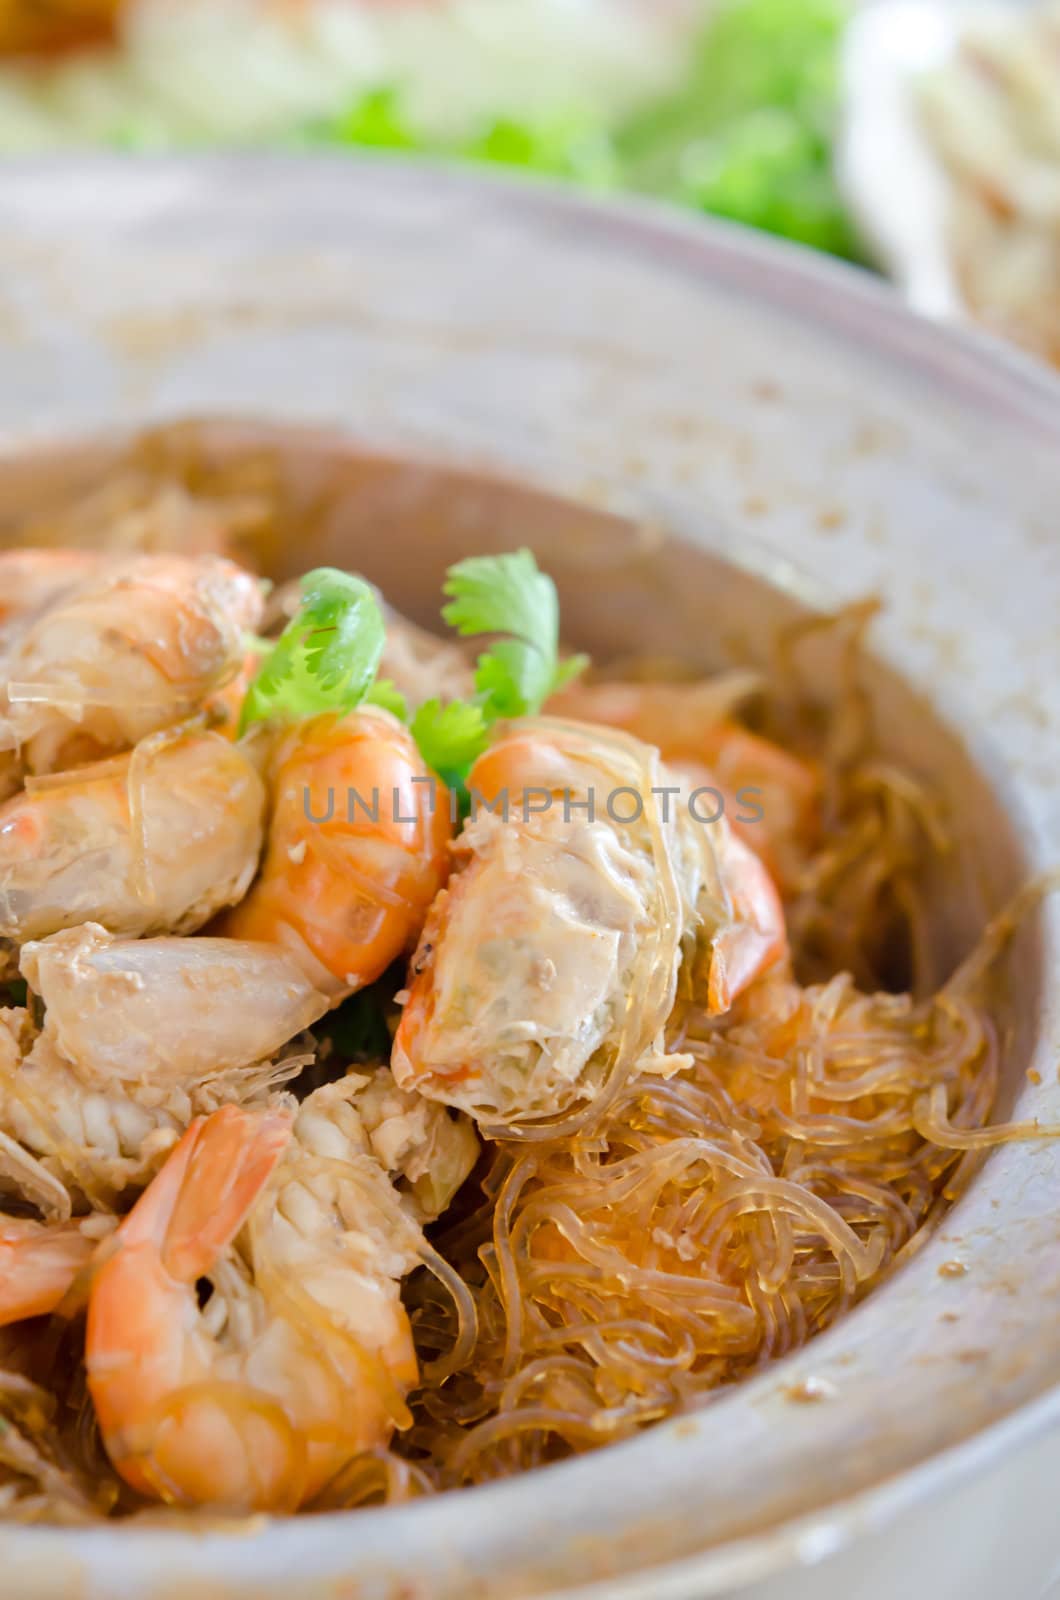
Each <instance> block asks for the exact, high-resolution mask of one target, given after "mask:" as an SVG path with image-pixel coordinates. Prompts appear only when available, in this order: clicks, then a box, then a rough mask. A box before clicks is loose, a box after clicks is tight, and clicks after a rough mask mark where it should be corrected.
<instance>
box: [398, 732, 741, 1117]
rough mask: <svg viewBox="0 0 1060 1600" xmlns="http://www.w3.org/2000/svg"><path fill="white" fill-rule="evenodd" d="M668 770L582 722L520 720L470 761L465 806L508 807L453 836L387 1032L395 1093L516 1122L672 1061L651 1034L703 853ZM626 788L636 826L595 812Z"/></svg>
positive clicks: (690, 920) (639, 748)
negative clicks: (666, 797)
mask: <svg viewBox="0 0 1060 1600" xmlns="http://www.w3.org/2000/svg"><path fill="white" fill-rule="evenodd" d="M663 778H664V773H663V769H662V768H661V765H660V763H659V760H658V757H657V756H656V755H655V753H654V752H653V751H651V750H650V749H649V748H648V747H647V746H646V745H642V744H640V743H639V741H636V740H633V739H630V738H628V737H627V736H625V735H622V734H612V733H605V732H604V731H603V730H601V729H598V728H590V727H586V726H582V725H579V724H577V723H564V722H558V721H549V720H540V721H534V722H529V721H524V722H521V723H519V724H515V725H513V727H512V729H511V731H510V732H508V733H507V734H506V735H502V736H501V738H500V739H499V741H498V742H497V743H496V744H494V745H493V747H492V748H491V749H490V750H488V751H487V752H486V754H485V755H484V756H482V757H481V758H480V760H479V761H478V762H477V763H476V765H475V767H474V768H473V770H472V772H471V775H470V779H469V786H470V789H471V793H472V798H473V800H475V799H481V800H483V801H484V802H485V803H486V805H487V806H488V805H490V804H492V805H498V804H499V803H500V802H502V801H503V799H506V800H507V808H508V813H507V820H505V819H504V817H503V816H502V815H501V814H499V813H498V812H497V811H494V810H490V809H484V810H482V811H481V812H480V813H479V814H477V815H475V816H473V818H472V820H471V821H470V822H469V823H468V825H467V826H466V827H465V829H464V831H463V833H462V834H461V835H460V838H459V839H458V841H457V843H456V845H455V846H454V853H455V855H456V858H457V863H458V867H457V871H456V872H455V874H454V876H453V878H452V879H451V880H450V885H449V888H448V889H447V890H445V891H443V893H442V894H441V895H439V897H438V899H437V900H436V901H435V903H434V906H433V908H432V910H431V914H430V916H429V918H428V920H427V925H426V927H425V929H424V933H423V937H422V939H421V942H420V946H419V949H418V951H417V953H416V955H415V957H414V958H413V962H412V967H411V982H410V987H409V992H408V996H407V999H406V1003H405V1007H404V1011H403V1014H402V1019H401V1023H400V1026H399V1028H398V1032H397V1037H396V1039H395V1041H394V1050H393V1055H392V1060H391V1065H392V1068H393V1072H394V1077H395V1079H396V1080H397V1082H398V1083H399V1084H400V1085H401V1086H402V1087H410V1088H417V1089H419V1090H420V1092H421V1093H423V1094H426V1095H429V1096H431V1097H433V1098H437V1099H440V1100H443V1101H445V1102H446V1103H448V1104H450V1105H454V1106H459V1107H460V1108H462V1109H463V1110H465V1111H468V1112H470V1113H471V1114H472V1115H473V1116H476V1117H482V1118H485V1119H486V1120H491V1119H493V1118H496V1119H497V1120H498V1121H500V1122H504V1123H506V1124H515V1123H523V1122H525V1121H527V1120H536V1119H539V1118H541V1117H546V1116H549V1115H552V1114H555V1113H563V1112H565V1111H569V1110H570V1109H571V1108H572V1107H573V1106H574V1105H575V1104H576V1103H577V1102H578V1101H591V1100H594V1099H596V1098H597V1097H598V1096H599V1095H600V1094H601V1092H602V1090H603V1088H604V1085H605V1083H607V1082H608V1081H609V1080H615V1079H616V1078H617V1077H618V1076H620V1075H621V1074H622V1073H624V1072H627V1071H629V1070H631V1069H632V1068H633V1066H634V1065H635V1064H637V1065H639V1067H640V1069H641V1070H644V1068H645V1067H646V1066H647V1065H649V1064H654V1065H655V1067H656V1069H657V1070H662V1071H665V1072H669V1071H674V1070H676V1069H677V1067H678V1066H680V1065H681V1061H680V1059H679V1058H674V1059H673V1060H671V1059H670V1058H666V1057H663V1056H661V1054H660V1053H659V1052H658V1051H657V1049H656V1045H657V1036H658V1034H659V1031H660V1029H661V1028H662V1025H663V1023H664V1022H665V1020H666V1017H667V1015H668V1013H669V1010H670V1007H671V1005H672V1003H673V997H674V991H675V984H676V979H677V971H678V968H679V966H680V963H681V959H682V953H683V950H684V948H685V943H686V939H687V938H688V937H689V936H691V935H692V933H693V931H694V929H695V926H696V923H697V917H698V913H697V909H696V907H697V902H698V899H699V895H700V891H701V889H702V888H703V882H704V880H703V874H704V871H705V870H707V869H708V868H709V866H710V863H709V862H708V861H707V859H706V858H705V857H702V856H700V854H699V853H698V850H697V841H696V840H695V839H694V838H693V837H692V836H691V830H690V825H688V824H687V819H683V818H680V817H679V815H678V813H677V812H676V810H674V809H672V808H671V810H670V812H669V814H668V815H664V812H663V808H662V807H661V806H660V804H659V799H658V796H659V795H660V794H661V792H662V787H663ZM619 792H624V793H625V794H626V795H630V794H632V796H633V797H634V799H638V797H639V813H638V816H637V817H636V818H635V819H634V820H633V821H631V822H629V823H620V822H619V821H617V820H616V819H615V818H614V817H612V816H610V815H605V814H604V808H605V797H609V796H610V795H611V794H612V793H615V794H618V793H619ZM535 795H536V796H537V797H538V801H539V802H540V803H536V802H535V804H534V805H533V807H532V808H531V804H530V799H531V796H535ZM625 804H626V808H627V809H628V808H629V801H628V799H627V800H626V802H625ZM590 808H592V810H593V811H594V812H595V813H596V814H593V815H590V814H589V813H590ZM631 1019H635V1026H631Z"/></svg>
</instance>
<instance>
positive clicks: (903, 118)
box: [837, 0, 968, 318]
mask: <svg viewBox="0 0 1060 1600" xmlns="http://www.w3.org/2000/svg"><path fill="white" fill-rule="evenodd" d="M967 17H968V10H967V9H966V8H964V7H963V6H959V5H947V4H929V3H922V0H894V3H888V4H877V5H872V6H869V7H867V8H866V9H865V10H863V11H861V12H859V13H858V15H857V16H856V17H855V18H854V20H853V22H852V23H851V24H850V27H849V28H848V30H847V37H846V41H845V46H844V57H843V98H844V116H843V126H842V130H841V135H840V141H839V148H838V152H837V171H838V177H839V183H840V186H841V188H842V190H843V196H844V199H845V201H846V204H847V206H848V207H849V209H850V211H851V213H852V215H853V217H854V220H855V222H856V224H857V227H858V229H859V231H860V233H861V236H862V238H863V239H864V241H865V244H866V245H867V247H868V248H869V249H870V250H871V252H872V253H873V255H874V256H875V258H876V261H877V264H878V265H879V266H880V267H882V268H883V270H884V271H885V272H886V273H887V274H888V275H889V276H890V277H891V278H892V279H893V280H894V282H895V283H896V284H897V285H898V287H899V288H900V289H901V291H902V293H903V294H904V295H905V297H906V299H907V300H908V302H909V304H910V305H912V306H913V307H914V308H915V309H916V310H918V311H922V312H924V313H926V314H927V315H928V316H933V317H944V318H952V317H957V316H960V315H961V313H962V305H961V296H960V293H959V290H958V287H957V282H956V278H955V275H954V272H953V268H952V266H951V264H950V259H949V251H948V247H947V241H946V215H947V209H948V189H949V186H948V181H947V178H946V175H945V173H944V172H943V169H942V166H941V164H940V162H939V161H938V160H937V158H936V156H935V154H934V151H933V150H932V148H931V144H930V141H929V139H928V137H927V135H926V133H925V132H924V129H923V127H922V126H921V123H920V118H919V114H918V109H917V104H916V93H915V84H916V80H917V78H918V77H921V76H922V75H923V74H924V73H926V72H930V71H932V70H935V69H937V68H939V67H941V66H942V65H944V63H945V62H946V61H947V60H948V59H949V58H950V57H951V56H952V55H953V53H954V51H955V49H956V45H957V41H958V39H959V37H960V33H961V29H962V24H963V22H964V21H966V20H967Z"/></svg>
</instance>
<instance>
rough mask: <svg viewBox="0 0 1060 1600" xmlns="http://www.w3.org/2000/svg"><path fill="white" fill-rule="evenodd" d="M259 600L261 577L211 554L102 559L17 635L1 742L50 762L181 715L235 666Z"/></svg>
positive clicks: (121, 741) (39, 768) (57, 766)
mask: <svg viewBox="0 0 1060 1600" xmlns="http://www.w3.org/2000/svg"><path fill="white" fill-rule="evenodd" d="M262 603H263V602H262V595H261V589H260V585H259V584H258V582H257V580H256V579H255V578H253V577H251V576H250V574H249V573H247V572H244V571H242V569H241V568H239V567H237V566H236V565H235V564H234V563H233V562H231V561H226V560H223V559H220V558H218V557H211V556H201V557H199V558H197V559H194V560H192V559H187V558H185V557H181V556H162V555H159V556H135V557H130V558H127V559H124V560H114V561H110V562H106V563H104V564H103V565H102V566H101V568H100V569H99V570H98V571H95V572H93V573H90V575H89V576H88V577H87V578H86V579H85V580H84V581H83V582H81V583H79V584H76V585H75V586H74V587H73V588H71V589H69V590H68V591H67V592H65V593H62V594H60V595H59V596H58V597H57V598H55V599H54V600H53V602H52V604H50V605H48V606H47V607H46V608H45V610H44V611H43V612H42V613H41V614H40V615H38V616H36V617H34V618H31V619H30V620H29V622H28V623H27V625H26V626H25V628H24V629H22V630H20V631H19V632H18V634H17V637H16V638H15V639H14V640H13V642H12V644H11V646H10V648H9V650H8V652H7V656H6V660H5V677H6V678H7V680H8V683H7V689H6V704H5V705H4V707H3V708H2V710H0V749H8V750H19V751H21V753H22V756H23V759H24V761H25V765H26V768H27V770H28V771H30V772H54V771H58V770H61V769H62V768H63V767H66V766H69V765H70V764H71V763H72V762H74V761H84V760H91V759H93V758H97V757H100V756H103V755H107V754H110V753H113V752H117V751H122V750H127V749H128V748H129V747H130V746H131V745H134V744H135V743H136V742H137V741H138V740H140V739H142V738H144V737H145V736H146V735H147V734H150V733H153V732H155V731H156V730H158V729H160V728H167V727H171V726H172V725H173V724H175V723H178V722H180V721H182V720H183V719H185V718H187V717H188V716H189V715H190V714H191V713H192V712H193V711H194V710H195V709H196V707H197V706H199V705H200V704H201V702H202V701H203V700H204V699H205V698H206V697H207V696H208V695H209V694H211V693H213V692H214V691H216V690H217V689H220V688H221V687H223V685H224V684H225V683H226V682H227V681H228V680H229V679H230V678H232V677H234V676H235V675H236V673H237V672H238V670H239V666H240V663H241V661H242V659H243V637H244V633H245V632H246V630H247V629H253V628H254V627H256V626H257V623H258V620H259V618H260V616H261V611H262Z"/></svg>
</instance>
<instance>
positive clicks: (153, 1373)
mask: <svg viewBox="0 0 1060 1600" xmlns="http://www.w3.org/2000/svg"><path fill="white" fill-rule="evenodd" d="M290 1134H291V1119H290V1117H289V1116H288V1115H287V1114H286V1113H280V1112H271V1111H270V1112H250V1111H243V1110H240V1109H239V1108H238V1107H236V1106H225V1107H223V1108H222V1109H221V1110H220V1111H216V1112H214V1113H213V1115H212V1116H210V1117H206V1118H199V1119H198V1120H197V1121H195V1122H193V1123H192V1124H191V1126H190V1127H189V1128H188V1130H187V1132H186V1133H185V1134H184V1136H183V1138H182V1139H181V1140H180V1142H179V1144H177V1145H176V1146H175V1148H174V1149H173V1151H172V1153H171V1154H170V1156H169V1158H168V1160H167V1161H166V1163H165V1166H164V1167H163V1168H162V1170H161V1171H160V1172H159V1174H158V1176H157V1177H156V1178H155V1179H154V1181H153V1182H152V1183H151V1185H150V1186H149V1187H148V1188H147V1189H146V1190H145V1191H144V1193H143V1194H142V1195H141V1196H140V1199H139V1200H138V1201H137V1202H136V1205H135V1206H134V1207H133V1209H132V1210H131V1211H130V1213H129V1215H128V1216H127V1217H126V1218H125V1220H124V1221H123V1222H122V1224H121V1226H120V1227H119V1229H118V1232H117V1235H116V1248H115V1249H114V1251H113V1253H112V1254H111V1255H110V1257H109V1259H108V1260H107V1261H106V1262H104V1264H103V1265H102V1266H101V1267H100V1269H99V1271H98V1272H97V1274H96V1278H95V1282H94V1283H93V1286H92V1293H91V1296H90V1298H89V1306H88V1326H87V1330H86V1339H85V1366H86V1369H87V1372H88V1387H89V1392H90V1394H91V1396H92V1402H93V1405H94V1406H95V1409H96V1415H97V1417H98V1419H99V1425H100V1430H101V1432H102V1435H103V1441H104V1443H105V1445H106V1447H107V1452H108V1454H109V1455H110V1458H111V1460H112V1462H113V1464H114V1467H115V1469H116V1470H117V1471H118V1472H119V1473H120V1474H121V1476H122V1477H123V1478H124V1479H125V1481H126V1482H127V1483H128V1484H130V1485H131V1486H132V1487H133V1488H134V1489H138V1490H139V1491H140V1492H141V1493H142V1494H145V1495H147V1496H149V1497H150V1498H158V1499H170V1500H175V1501H179V1502H189V1501H195V1500H197V1499H198V1495H197V1494H196V1492H195V1489H194V1487H193V1481H194V1479H195V1478H196V1476H197V1474H198V1471H199V1466H200V1465H201V1463H200V1464H197V1463H196V1462H194V1461H192V1462H188V1461H187V1460H185V1451H184V1449H183V1441H182V1440H181V1438H180V1437H179V1434H177V1433H176V1432H175V1430H174V1429H173V1427H172V1426H171V1425H170V1426H169V1427H167V1426H166V1419H167V1416H168V1415H169V1413H171V1412H172V1410H173V1405H174V1402H175V1401H177V1400H179V1397H180V1395H181V1393H182V1392H184V1391H185V1390H187V1389H188V1388H189V1386H190V1385H194V1383H195V1382H196V1379H197V1378H201V1377H204V1376H206V1374H202V1373H200V1372H197V1371H196V1370H194V1368H193V1369H192V1370H189V1367H188V1359H187V1350H186V1346H187V1339H188V1324H189V1318H190V1317H194V1315H196V1314H197V1305H196V1303H195V1293H194V1284H195V1281H196V1279H197V1278H200V1277H205V1276H207V1275H208V1274H209V1273H210V1271H211V1269H212V1268H213V1267H214V1265H215V1264H216V1262H217V1260H218V1257H219V1256H220V1254H221V1252H222V1251H223V1250H224V1249H225V1248H226V1247H227V1246H228V1245H229V1244H231V1242H232V1240H233V1239H234V1238H235V1236H236V1234H237V1233H238V1232H239V1230H240V1228H241V1227H242V1226H243V1223H244V1222H245V1221H246V1219H247V1217H248V1215H249V1213H250V1211H251V1210H252V1209H253V1206H254V1204H255V1202H256V1201H257V1200H258V1198H259V1196H260V1195H261V1192H262V1190H263V1189H264V1187H265V1185H266V1184H267V1183H268V1181H269V1178H270V1177H271V1175H272V1173H273V1172H274V1170H275V1168H276V1166H277V1164H278V1162H279V1161H280V1158H281V1157H282V1155H283V1153H284V1150H285V1149H286V1147H287V1143H288V1140H289V1139H290ZM189 1296H190V1299H189ZM163 1463H164V1464H163Z"/></svg>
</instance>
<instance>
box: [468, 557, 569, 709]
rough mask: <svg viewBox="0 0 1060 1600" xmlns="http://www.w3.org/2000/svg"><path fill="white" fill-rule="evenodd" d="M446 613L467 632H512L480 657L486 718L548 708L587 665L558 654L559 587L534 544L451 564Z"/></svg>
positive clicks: (478, 686) (478, 674)
mask: <svg viewBox="0 0 1060 1600" xmlns="http://www.w3.org/2000/svg"><path fill="white" fill-rule="evenodd" d="M445 593H446V594H447V595H449V597H450V601H449V604H448V605H447V606H445V607H444V608H443V611H442V616H443V617H444V618H445V620H446V622H448V623H449V625H450V627H453V628H456V630H457V631H458V633H460V634H461V635H462V636H463V637H464V638H471V637H474V636H476V635H479V634H487V633H495V634H502V635H506V637H504V638H502V639H500V640H499V641H498V642H497V643H496V644H494V645H493V647H492V648H491V649H489V650H487V651H486V652H485V653H484V654H483V655H481V656H480V657H479V660H478V668H477V671H476V673H475V688H476V690H477V692H478V699H479V703H480V704H481V706H482V710H483V712H484V715H485V717H486V720H487V722H492V721H496V720H497V718H499V717H522V716H527V715H533V714H534V713H536V712H538V711H540V710H541V707H542V706H543V705H544V703H545V701H546V700H547V699H548V698H549V696H550V695H551V694H553V693H554V691H555V690H556V689H557V688H558V687H559V686H560V685H561V684H562V683H569V682H570V680H571V678H572V677H574V676H576V674H577V673H578V672H580V671H581V670H582V668H583V667H584V665H585V660H584V657H577V658H575V660H574V662H566V663H564V664H562V665H561V664H560V661H559V600H558V598H557V596H556V586H555V584H554V583H553V582H552V579H551V578H550V577H548V575H547V574H546V573H544V572H542V571H541V570H540V568H539V567H538V565H537V562H536V561H535V560H534V558H533V556H532V554H531V553H530V551H529V550H516V551H514V552H510V553H508V554H505V555H499V556H472V557H470V558H469V559H468V560H466V561H458V562H457V564H456V565H455V566H453V567H450V569H449V574H448V577H447V579H446V583H445Z"/></svg>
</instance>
